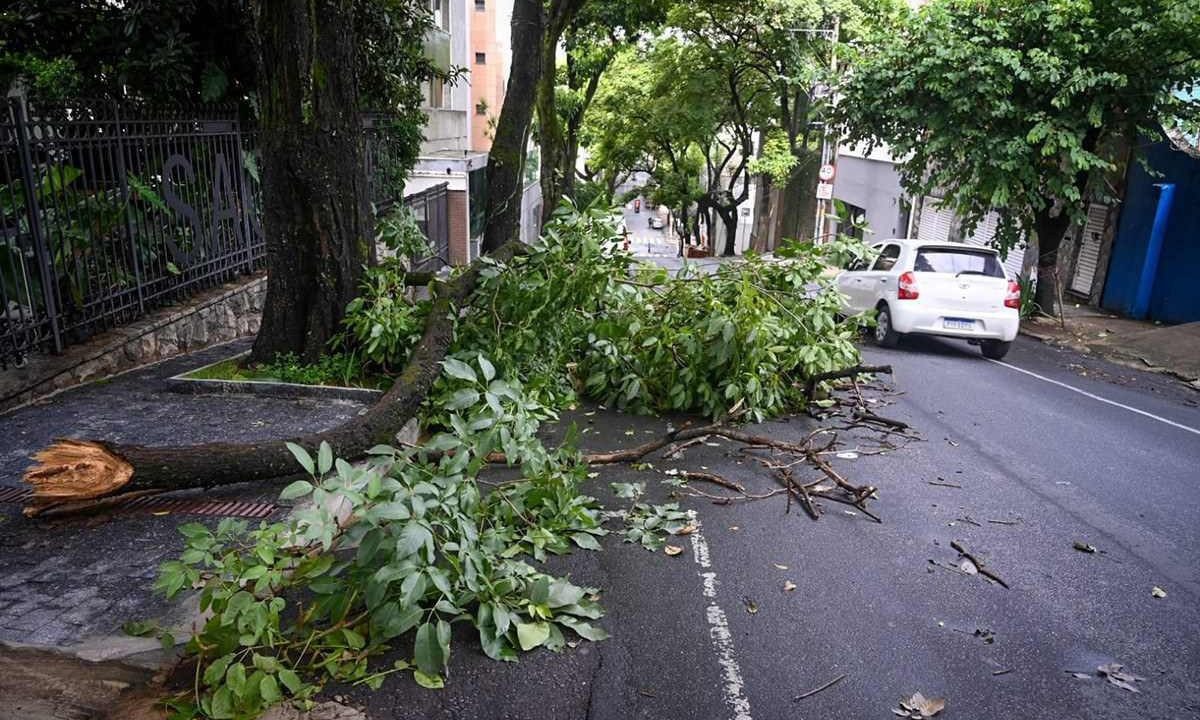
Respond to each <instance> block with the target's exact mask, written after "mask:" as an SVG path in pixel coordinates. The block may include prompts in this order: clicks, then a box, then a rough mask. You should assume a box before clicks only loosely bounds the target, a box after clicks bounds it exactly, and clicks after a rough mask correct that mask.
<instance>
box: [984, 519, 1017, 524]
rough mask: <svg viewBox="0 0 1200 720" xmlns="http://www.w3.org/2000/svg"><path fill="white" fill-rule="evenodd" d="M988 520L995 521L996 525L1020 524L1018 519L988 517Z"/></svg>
mask: <svg viewBox="0 0 1200 720" xmlns="http://www.w3.org/2000/svg"><path fill="white" fill-rule="evenodd" d="M988 522H990V523H995V524H997V525H1020V524H1021V521H1020V520H992V519H990V518H989V519H988Z"/></svg>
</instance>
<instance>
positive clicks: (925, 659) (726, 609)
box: [347, 338, 1200, 720]
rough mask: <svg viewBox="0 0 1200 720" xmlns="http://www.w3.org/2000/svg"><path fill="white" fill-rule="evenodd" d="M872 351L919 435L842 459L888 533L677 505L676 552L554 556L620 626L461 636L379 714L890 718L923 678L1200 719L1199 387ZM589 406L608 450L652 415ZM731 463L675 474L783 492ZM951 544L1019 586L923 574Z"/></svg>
mask: <svg viewBox="0 0 1200 720" xmlns="http://www.w3.org/2000/svg"><path fill="white" fill-rule="evenodd" d="M864 354H865V359H866V360H867V361H868V362H872V363H876V362H879V363H891V364H892V365H893V366H894V368H895V376H894V384H895V388H896V390H897V391H898V392H900V393H902V394H901V395H899V397H897V398H896V402H895V404H894V405H892V406H891V407H889V408H887V411H886V413H887V414H888V415H890V416H892V417H897V418H900V419H903V420H905V421H907V422H909V423H911V424H912V425H913V426H914V427H916V428H917V429H918V430H919V431H920V433H921V436H922V440H921V441H920V442H916V443H913V444H910V445H908V446H907V447H906V448H904V449H902V450H900V451H897V452H895V453H892V454H889V455H885V456H862V457H859V458H858V459H855V460H838V461H836V462H837V463H838V465H839V467H840V468H841V469H842V470H844V471H845V472H846V473H847V474H849V475H850V476H851V477H853V478H857V479H859V480H861V481H864V482H869V483H871V484H873V485H876V486H878V487H879V488H880V499H879V500H878V501H877V502H876V503H875V504H874V505H873V509H874V510H875V511H876V512H878V513H879V514H880V515H881V516H882V517H883V520H884V522H883V524H882V525H877V524H875V523H872V522H869V521H867V520H866V519H865V518H863V517H862V516H861V515H857V516H850V515H846V514H843V512H842V508H841V506H836V505H834V506H832V507H827V508H826V514H825V516H824V517H823V518H822V519H821V520H820V521H817V522H814V521H812V520H809V519H808V518H807V517H806V516H805V515H803V514H802V513H799V512H793V513H791V514H785V513H784V505H783V503H782V502H781V501H780V502H775V501H774V500H766V501H759V502H752V503H746V504H741V505H732V506H715V505H712V504H707V503H705V502H700V501H696V500H691V499H688V500H685V502H684V504H685V505H686V506H687V507H691V508H694V509H695V510H696V511H697V513H698V517H699V519H700V520H701V531H700V532H699V533H697V534H696V535H695V536H692V538H690V542H689V543H687V544H686V545H685V551H684V553H683V554H682V555H680V556H678V557H674V558H668V557H665V556H664V555H663V554H661V553H654V554H652V553H649V552H646V551H644V550H641V549H639V548H636V547H634V546H632V545H628V544H624V543H622V542H620V540H619V538H617V537H615V536H609V537H608V538H606V541H605V543H604V545H605V549H604V551H603V552H600V553H578V554H576V555H572V556H569V557H566V558H557V559H555V562H553V563H551V566H552V567H553V568H554V569H556V570H558V571H562V572H570V573H571V576H572V578H573V579H574V580H575V581H576V582H580V583H586V584H592V585H595V586H597V587H600V588H602V590H603V604H604V606H605V607H606V608H607V610H608V615H607V617H606V618H605V619H604V620H603V621H602V624H603V625H604V626H605V627H607V628H608V629H609V630H610V632H612V634H613V637H612V639H610V640H606V641H604V642H601V643H584V644H582V645H580V646H579V647H577V648H575V649H571V650H567V651H565V652H564V653H561V654H559V655H554V654H552V653H548V652H535V653H533V654H531V655H529V656H526V657H523V658H522V660H521V662H520V663H518V664H515V665H512V664H501V663H495V662H490V661H487V660H486V659H484V658H483V657H482V655H481V653H480V652H479V650H478V649H477V644H476V642H475V641H474V640H472V639H471V637H470V633H468V632H460V633H459V635H458V637H459V638H460V639H461V642H457V643H456V649H455V651H454V652H455V654H454V657H453V659H452V663H451V665H452V674H451V677H450V678H449V682H448V685H447V689H446V690H444V691H442V692H439V693H430V692H425V691H421V690H419V689H417V688H416V687H415V686H414V685H413V684H412V681H411V680H408V679H399V680H396V681H395V682H389V683H388V684H387V685H385V687H384V688H383V689H382V690H381V691H378V692H369V691H362V690H353V691H348V693H347V694H349V695H350V697H351V699H353V700H354V701H355V702H358V703H361V704H363V705H365V706H366V707H367V708H368V710H369V712H370V714H371V716H372V717H389V718H579V719H583V718H594V719H597V720H626V719H628V718H695V719H697V720H706V719H712V720H727V719H737V720H750V719H753V718H759V719H774V718H847V719H856V718H887V717H894V716H893V715H892V714H891V712H890V709H891V708H894V707H896V706H897V701H898V700H899V699H900V698H901V697H902V696H908V695H911V694H912V693H914V692H918V691H919V692H921V693H924V694H925V695H926V696H936V697H944V698H945V699H946V702H947V705H946V709H945V710H944V711H943V713H942V714H941V715H939V716H938V717H939V718H946V719H947V720H953V719H955V718H971V719H972V720H987V719H992V718H995V719H997V720H1000V719H1004V720H1007V719H1009V718H1022V719H1029V718H1046V719H1047V720H1049V719H1052V718H1053V719H1061V718H1088V719H1089V720H1091V719H1104V718H1113V719H1116V718H1122V719H1124V718H1164V719H1166V718H1171V719H1179V718H1195V717H1200V635H1198V634H1197V631H1196V627H1197V626H1198V624H1200V603H1198V602H1197V600H1198V599H1200V562H1197V558H1198V554H1197V550H1198V549H1200V408H1198V407H1197V400H1198V399H1200V395H1197V394H1196V393H1195V392H1194V391H1191V390H1189V389H1186V388H1183V387H1182V386H1181V385H1179V384H1178V383H1175V382H1173V381H1170V380H1167V379H1165V378H1163V377H1161V376H1155V375H1150V374H1147V373H1141V372H1137V371H1131V370H1127V369H1125V368H1121V367H1118V366H1114V365H1110V364H1108V363H1104V362H1101V361H1097V360H1092V359H1089V358H1086V357H1083V356H1079V355H1076V354H1074V353H1070V352H1067V351H1059V350H1056V349H1053V348H1051V347H1049V346H1046V345H1042V344H1040V343H1037V342H1035V341H1032V340H1028V339H1025V338H1021V339H1019V340H1018V341H1017V343H1016V345H1015V347H1014V348H1013V351H1012V353H1011V354H1010V356H1009V358H1008V359H1007V361H1006V362H1005V363H1003V364H1001V363H995V362H990V361H987V360H984V359H983V358H982V357H980V356H979V355H978V353H977V351H976V350H975V349H973V348H969V347H967V346H966V345H964V344H960V343H957V342H951V341H941V340H934V339H918V340H912V341H908V342H905V343H904V344H903V345H902V346H901V347H900V348H899V349H896V350H878V349H874V348H867V349H866V350H865V351H864ZM1085 393H1086V394H1085ZM577 419H578V420H579V421H580V423H581V424H584V423H585V422H586V420H587V418H585V417H584V416H582V415H580V416H579V417H578V418H577ZM592 419H598V422H596V424H595V425H594V426H593V427H594V428H598V430H597V432H596V433H593V434H592V435H585V441H586V442H589V443H596V444H603V443H604V442H607V443H608V444H609V445H619V444H621V443H622V442H624V443H625V444H631V443H632V439H631V438H630V437H628V436H626V435H625V431H626V430H627V429H628V430H633V431H634V433H635V434H636V435H637V436H641V435H643V434H644V433H647V432H657V431H659V430H661V428H662V426H663V422H662V421H657V420H653V419H644V418H642V419H639V418H628V417H625V416H619V415H615V414H609V415H607V416H605V415H604V414H603V413H601V415H598V416H596V417H595V418H592ZM810 422H811V421H808V420H802V419H799V418H797V419H794V420H793V421H791V422H787V423H772V424H770V425H769V426H767V427H766V428H763V430H765V431H769V432H772V433H775V434H776V435H778V436H779V437H796V436H799V435H800V434H802V433H803V432H804V431H805V429H806V428H808V427H810V425H809V423H810ZM597 434H599V435H600V436H601V439H595V438H596V437H597ZM646 436H647V437H648V435H646ZM589 437H590V438H593V440H590V441H587V440H586V438H589ZM593 446H596V445H593ZM725 453H726V449H725V448H714V447H708V446H703V447H701V448H699V449H696V450H692V451H689V454H688V455H686V456H685V457H684V458H683V459H682V460H681V461H679V462H676V463H673V464H674V465H677V466H679V467H692V468H693V469H694V468H695V467H697V466H701V465H702V466H705V467H707V468H708V469H710V470H712V471H714V472H718V473H721V474H723V475H726V476H727V477H730V478H734V479H737V480H741V481H743V482H745V483H746V484H747V485H748V486H749V487H751V488H758V489H760V490H766V489H769V488H770V487H771V485H770V482H769V480H767V479H766V478H764V477H762V476H761V475H758V474H756V473H755V472H754V471H753V470H751V469H750V468H749V467H748V466H744V465H738V464H737V463H736V460H735V459H734V458H732V457H727V456H725ZM654 462H655V464H656V465H657V466H659V467H658V469H662V468H663V467H665V466H666V465H668V464H672V463H664V462H663V461H661V460H658V459H654ZM661 477H662V476H661V475H655V474H654V473H653V472H648V471H641V472H639V471H635V470H632V469H630V468H610V469H607V470H605V471H604V472H603V474H602V476H601V477H600V478H597V479H596V480H595V481H594V486H593V487H592V488H591V491H592V492H593V493H594V494H596V495H597V496H598V497H600V498H602V499H603V500H604V501H605V502H606V503H608V504H611V505H613V506H618V505H619V502H620V501H617V500H615V499H614V498H613V496H612V493H611V492H610V491H609V490H608V487H607V483H608V482H612V481H629V480H638V481H645V482H647V485H648V486H649V487H651V488H659V489H658V490H657V492H660V494H661V492H662V489H661V484H660V483H658V482H656V479H660V478H661ZM939 478H942V480H939ZM929 481H933V482H945V483H948V484H952V485H959V486H961V487H959V488H954V487H948V486H946V485H944V484H943V485H931V484H929ZM992 521H1000V522H992ZM976 523H977V524H976ZM952 540H958V541H960V542H961V543H963V544H964V546H965V547H967V548H968V549H969V550H971V551H972V552H973V553H974V554H977V555H978V556H980V557H981V558H983V559H984V561H985V562H986V563H987V566H988V567H989V568H991V569H992V570H993V571H995V572H996V574H998V575H1000V576H1001V577H1002V578H1003V579H1004V580H1005V581H1006V582H1007V583H1008V584H1009V585H1010V586H1011V589H1008V590H1006V589H1004V588H1002V587H1000V586H998V585H994V584H991V583H988V582H986V581H985V580H984V579H983V578H982V577H980V576H978V575H975V576H970V575H966V574H962V573H959V572H956V571H954V570H952V569H947V568H944V567H937V566H935V565H933V564H931V563H930V561H931V560H935V561H938V562H940V563H944V564H953V563H955V562H956V561H957V559H958V554H957V553H956V552H954V551H952V550H951V549H950V547H949V545H950V542H951V541H952ZM1076 541H1078V542H1082V543H1087V544H1091V545H1093V546H1095V547H1096V548H1098V549H1099V550H1101V551H1103V552H1102V553H1096V554H1086V553H1083V552H1080V551H1077V550H1075V549H1074V548H1073V543H1075V542H1076ZM781 568H786V569H781ZM785 582H792V583H795V585H796V589H795V590H794V591H790V592H788V591H785V590H784V583H785ZM1154 587H1160V588H1163V589H1164V590H1166V592H1167V595H1166V597H1164V598H1161V599H1159V598H1155V597H1152V595H1151V590H1152V588H1154ZM751 609H753V610H754V612H751V611H750V610H751ZM402 654H403V653H402ZM1109 662H1118V663H1122V664H1124V665H1125V666H1126V667H1127V669H1128V670H1129V671H1130V672H1132V673H1135V674H1137V675H1139V676H1142V677H1144V678H1145V680H1143V681H1140V682H1138V683H1137V686H1138V688H1139V689H1140V691H1141V692H1139V693H1133V692H1129V691H1127V690H1123V689H1120V688H1118V687H1116V686H1114V685H1110V684H1108V683H1107V682H1106V681H1105V680H1103V679H1101V678H1099V677H1096V676H1095V671H1096V668H1097V667H1098V666H1100V665H1102V664H1105V663H1109ZM1073 672H1081V673H1089V674H1091V675H1092V676H1091V677H1090V678H1087V679H1084V678H1077V677H1075V676H1074V675H1073V674H1072V673H1073ZM839 677H842V679H841V680H840V681H839V682H838V683H836V684H835V685H833V686H831V687H829V688H828V689H825V690H823V691H821V692H818V693H816V694H814V695H811V696H809V697H807V698H804V699H796V698H797V697H798V696H800V695H802V694H804V693H806V692H808V691H810V690H813V689H815V688H818V687H821V686H822V685H824V684H825V683H827V682H829V681H831V680H834V679H835V678H839Z"/></svg>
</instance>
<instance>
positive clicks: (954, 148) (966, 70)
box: [838, 0, 1200, 308]
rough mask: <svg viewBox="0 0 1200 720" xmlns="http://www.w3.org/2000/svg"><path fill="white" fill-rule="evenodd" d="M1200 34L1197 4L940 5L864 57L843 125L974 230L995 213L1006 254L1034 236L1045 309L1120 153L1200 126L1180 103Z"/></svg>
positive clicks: (1197, 63)
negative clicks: (1063, 246) (1063, 245)
mask: <svg viewBox="0 0 1200 720" xmlns="http://www.w3.org/2000/svg"><path fill="white" fill-rule="evenodd" d="M1197 27H1200V2H1197V1H1196V0H1183V1H1182V2H1162V1H1159V0H1136V1H1134V2H1119V3H1117V2H1101V3H1093V2H1081V1H1078V0H1031V1H1030V2H1023V3H1007V2H990V3H979V2H966V1H965V0H940V1H939V2H934V3H931V4H929V5H926V6H924V7H923V8H921V9H920V10H918V11H916V12H912V13H909V14H907V15H906V16H905V17H904V19H903V21H902V22H901V23H900V24H899V25H898V26H897V27H895V28H891V29H887V30H886V31H885V32H878V33H874V34H871V35H870V36H869V37H868V38H866V42H864V43H862V44H861V45H859V46H858V52H857V57H856V62H855V66H854V69H853V72H852V74H851V76H850V77H849V79H848V80H847V82H845V83H844V84H843V85H842V86H841V88H840V95H841V100H840V102H839V110H840V111H839V118H838V119H839V122H840V124H841V126H842V128H844V130H845V132H846V134H847V137H848V139H849V140H850V141H852V142H863V143H868V144H870V143H875V142H879V141H882V142H886V143H887V144H888V145H889V146H890V148H891V150H892V153H893V155H894V156H895V157H897V158H900V159H902V162H901V163H900V165H899V170H900V173H901V179H902V182H903V184H904V186H905V188H906V190H907V191H908V192H910V193H911V194H913V195H926V194H938V195H941V196H942V197H943V198H944V203H945V205H947V206H949V207H950V208H952V209H953V210H954V211H955V212H956V213H957V214H958V215H960V216H961V217H962V218H964V221H965V224H966V225H967V226H968V228H970V227H972V226H974V225H976V224H977V223H978V222H980V221H981V220H982V218H983V217H984V216H985V215H986V214H987V213H988V212H990V211H991V210H993V209H995V210H997V211H998V212H999V216H1000V222H999V228H998V230H997V235H996V242H997V244H998V245H999V246H1000V247H1001V248H1006V249H1007V248H1011V247H1012V246H1013V245H1014V244H1015V243H1017V242H1018V241H1019V240H1020V239H1021V238H1022V237H1024V236H1025V235H1026V234H1028V233H1034V234H1035V235H1036V236H1037V240H1038V243H1039V262H1038V265H1039V268H1040V269H1041V270H1042V272H1040V273H1039V275H1040V276H1041V277H1042V279H1043V281H1044V282H1043V283H1042V285H1043V288H1042V289H1043V291H1044V292H1039V304H1042V306H1043V307H1044V308H1050V307H1053V297H1054V295H1053V289H1052V287H1050V286H1051V282H1047V281H1046V280H1047V278H1049V277H1050V276H1052V275H1053V274H1054V271H1053V269H1054V267H1055V264H1056V261H1057V249H1058V245H1059V243H1060V241H1061V239H1062V236H1063V234H1064V232H1065V231H1066V230H1067V228H1068V227H1069V225H1070V224H1071V223H1072V222H1073V221H1077V220H1079V219H1080V218H1081V217H1082V215H1083V213H1084V212H1086V207H1085V202H1084V201H1085V199H1086V197H1087V194H1088V192H1089V178H1091V177H1092V176H1093V175H1094V174H1095V173H1097V172H1098V171H1107V170H1110V169H1112V168H1113V167H1114V163H1116V162H1118V161H1119V160H1120V158H1119V157H1115V152H1114V150H1113V148H1114V145H1113V141H1114V140H1116V139H1119V138H1125V139H1126V140H1127V141H1132V140H1133V139H1135V138H1136V136H1137V135H1138V134H1143V135H1149V136H1151V137H1157V136H1160V134H1161V129H1160V127H1159V123H1160V122H1161V121H1162V120H1163V119H1164V118H1168V117H1181V116H1182V117H1194V116H1195V115H1196V113H1197V111H1198V105H1197V103H1196V102H1195V101H1187V100H1185V99H1183V97H1182V95H1181V94H1179V93H1178V92H1177V91H1178V90H1180V89H1181V88H1187V87H1195V83H1196V81H1197V78H1198V77H1200V34H1197V33H1196V28H1197ZM1043 301H1044V302H1043Z"/></svg>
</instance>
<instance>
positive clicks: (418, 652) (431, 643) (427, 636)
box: [413, 622, 446, 675]
mask: <svg viewBox="0 0 1200 720" xmlns="http://www.w3.org/2000/svg"><path fill="white" fill-rule="evenodd" d="M413 658H414V660H415V662H416V665H417V668H418V669H420V670H421V672H424V673H425V674H427V675H437V674H439V673H440V672H441V671H442V669H443V668H445V666H446V656H445V655H444V654H443V653H442V647H441V644H440V643H439V641H438V630H437V626H436V625H434V624H433V623H431V622H425V623H422V624H421V626H420V627H418V628H417V637H416V642H415V644H414V646H413Z"/></svg>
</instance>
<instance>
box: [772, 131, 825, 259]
mask: <svg viewBox="0 0 1200 720" xmlns="http://www.w3.org/2000/svg"><path fill="white" fill-rule="evenodd" d="M798 158H799V161H800V162H799V163H797V165H796V167H795V168H793V169H792V173H791V175H790V176H788V181H787V183H786V185H785V186H784V187H783V188H782V189H781V192H780V194H779V203H780V209H779V226H778V228H777V229H776V232H775V237H777V238H780V239H784V238H788V239H792V240H810V239H812V234H813V225H814V223H815V221H816V217H817V195H816V191H817V170H819V169H820V168H819V165H820V163H819V162H818V160H819V158H818V157H817V156H816V154H815V153H813V152H812V151H804V152H802V153H801V154H800V155H798Z"/></svg>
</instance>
